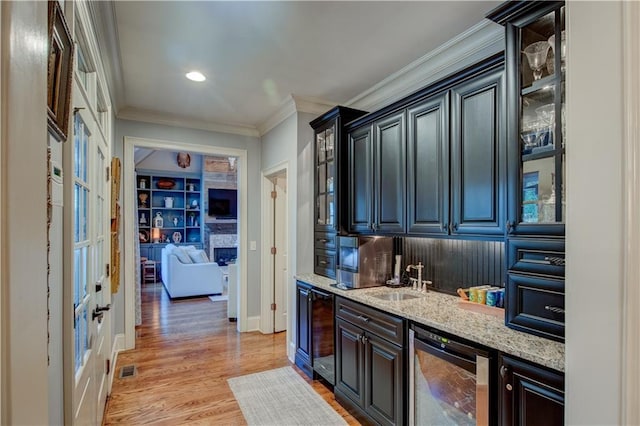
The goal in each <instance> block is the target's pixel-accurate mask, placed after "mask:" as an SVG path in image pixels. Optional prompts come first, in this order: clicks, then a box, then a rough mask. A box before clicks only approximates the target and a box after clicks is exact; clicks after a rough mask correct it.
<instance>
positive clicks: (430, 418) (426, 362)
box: [414, 351, 476, 426]
mask: <svg viewBox="0 0 640 426" xmlns="http://www.w3.org/2000/svg"><path fill="white" fill-rule="evenodd" d="M414 356H415V377H414V380H415V384H414V386H415V401H414V404H415V410H416V412H415V424H416V425H442V426H445V425H451V426H453V425H475V424H476V375H475V374H474V373H472V372H469V371H467V370H465V369H463V368H461V367H458V366H457V365H455V364H453V363H450V362H447V361H445V360H444V359H442V358H439V357H437V356H434V355H432V354H430V353H428V352H425V351H416V353H415V355H414Z"/></svg>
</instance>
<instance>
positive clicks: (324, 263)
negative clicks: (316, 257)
mask: <svg viewBox="0 0 640 426" xmlns="http://www.w3.org/2000/svg"><path fill="white" fill-rule="evenodd" d="M318 263H320V264H321V265H326V264H327V261H326V260H321V261H320V262H318Z"/></svg>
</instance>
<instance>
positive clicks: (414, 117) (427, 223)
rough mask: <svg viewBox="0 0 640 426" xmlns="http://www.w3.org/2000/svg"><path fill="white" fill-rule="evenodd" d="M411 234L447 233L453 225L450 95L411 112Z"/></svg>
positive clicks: (409, 222)
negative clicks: (450, 181)
mask: <svg viewBox="0 0 640 426" xmlns="http://www.w3.org/2000/svg"><path fill="white" fill-rule="evenodd" d="M407 116H408V121H409V123H408V137H407V154H408V155H407V158H408V160H407V187H408V191H407V210H408V215H407V217H408V223H407V232H408V233H410V234H445V235H446V234H447V233H448V223H449V93H448V92H447V93H444V94H439V95H436V96H434V97H431V98H429V99H428V100H427V101H425V102H422V103H420V104H419V105H416V106H414V107H412V108H410V109H409V110H408V111H407Z"/></svg>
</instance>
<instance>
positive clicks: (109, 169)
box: [107, 166, 111, 182]
mask: <svg viewBox="0 0 640 426" xmlns="http://www.w3.org/2000/svg"><path fill="white" fill-rule="evenodd" d="M110 178H111V167H109V166H107V182H109V179H110Z"/></svg>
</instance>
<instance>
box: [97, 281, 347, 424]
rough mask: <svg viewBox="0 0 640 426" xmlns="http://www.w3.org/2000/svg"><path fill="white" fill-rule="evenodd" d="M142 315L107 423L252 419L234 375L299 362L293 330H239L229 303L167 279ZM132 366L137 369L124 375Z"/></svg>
mask: <svg viewBox="0 0 640 426" xmlns="http://www.w3.org/2000/svg"><path fill="white" fill-rule="evenodd" d="M142 313H143V314H142V325H141V326H139V327H137V329H136V333H137V335H136V349H134V350H130V351H125V352H121V353H120V354H119V355H118V361H117V365H116V367H115V368H116V370H115V379H114V382H113V388H112V392H111V396H110V397H109V399H108V400H107V407H106V410H105V415H104V421H103V424H104V425H116V424H120V425H123V424H124V425H139V424H149V423H153V424H165V425H180V424H201V425H241V424H246V422H245V420H244V417H243V416H242V412H241V411H240V407H239V406H238V403H237V402H236V400H235V398H234V397H233V393H232V392H231V389H230V388H229V386H228V384H227V379H228V378H230V377H237V376H242V375H245V374H250V373H255V372H258V371H264V370H270V369H273V368H278V367H283V366H287V365H291V363H290V362H289V360H288V359H287V356H286V341H285V333H278V334H271V335H263V334H261V333H259V332H253V333H237V332H236V324H235V323H230V322H229V321H228V319H227V315H226V314H227V304H226V302H215V303H214V302H211V301H210V300H209V298H207V297H201V298H190V299H180V300H173V301H172V300H170V299H169V297H168V296H167V293H166V291H164V288H163V287H162V284H146V285H144V286H143V291H142ZM127 365H135V367H136V369H137V374H136V375H135V376H133V377H129V378H124V379H120V378H119V375H120V368H121V367H122V366H127ZM297 371H298V372H300V371H299V370H297ZM300 374H301V373H300ZM301 376H302V377H303V378H304V379H305V380H307V382H309V383H311V385H312V386H313V388H314V389H315V390H316V391H317V392H318V393H319V394H320V395H321V396H322V397H323V398H324V399H325V400H326V401H327V402H328V403H329V404H330V405H331V406H332V407H334V409H335V410H336V411H337V412H338V413H339V414H340V415H341V416H342V417H343V418H344V419H345V421H347V423H349V424H354V425H357V424H359V423H358V421H357V420H356V419H354V418H353V417H352V416H351V415H349V413H347V412H346V411H345V410H344V409H343V408H342V407H341V406H340V405H339V404H338V403H337V402H336V401H335V400H334V398H333V393H331V392H330V391H329V390H328V389H327V388H325V387H324V386H323V385H322V384H321V383H319V382H316V381H311V380H309V379H308V378H307V377H306V376H305V375H304V374H301Z"/></svg>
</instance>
